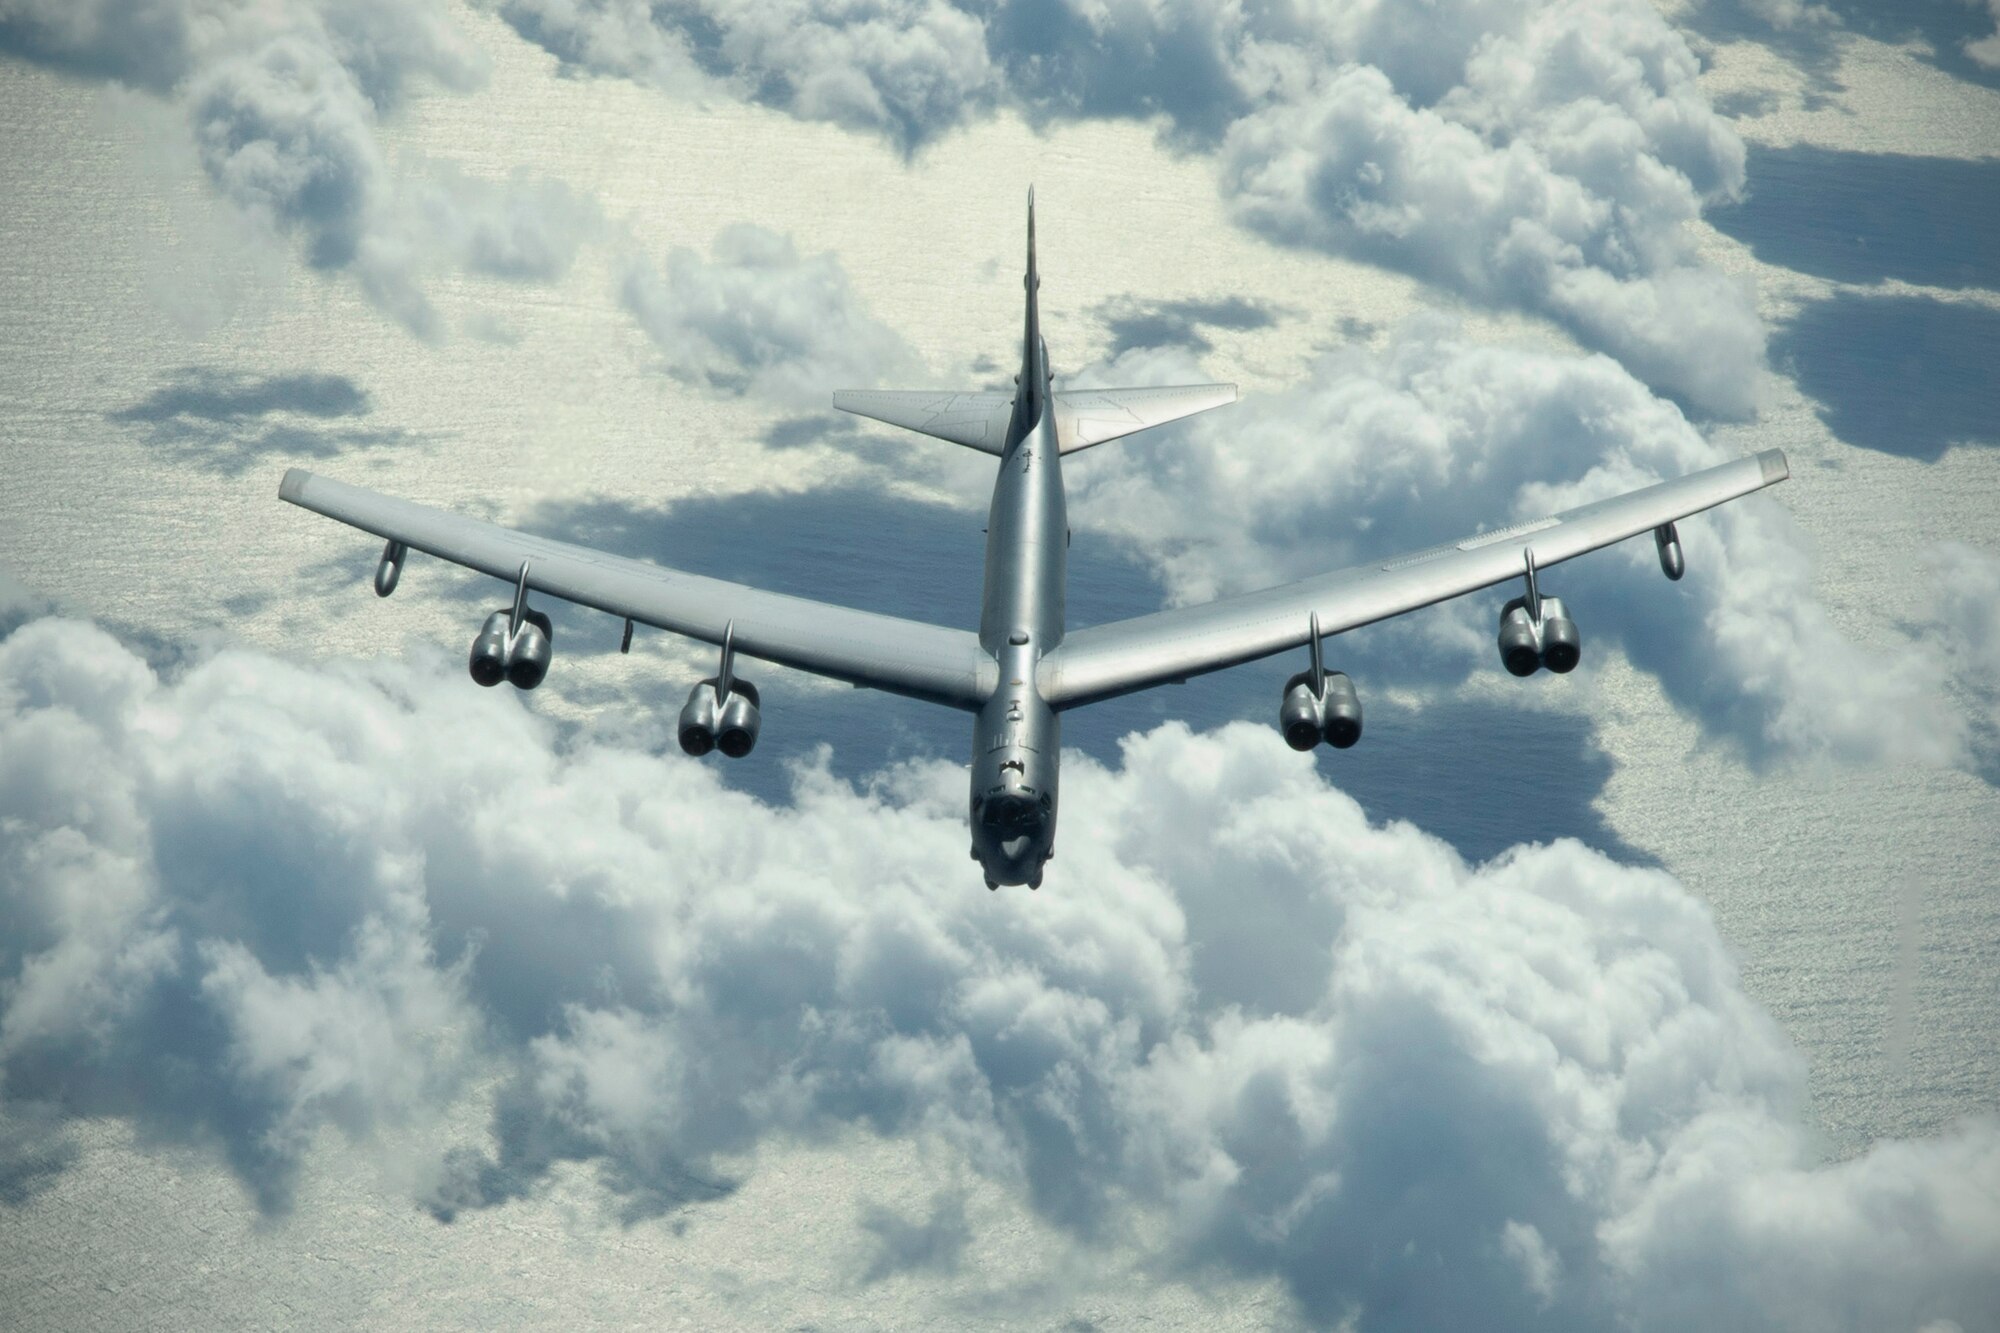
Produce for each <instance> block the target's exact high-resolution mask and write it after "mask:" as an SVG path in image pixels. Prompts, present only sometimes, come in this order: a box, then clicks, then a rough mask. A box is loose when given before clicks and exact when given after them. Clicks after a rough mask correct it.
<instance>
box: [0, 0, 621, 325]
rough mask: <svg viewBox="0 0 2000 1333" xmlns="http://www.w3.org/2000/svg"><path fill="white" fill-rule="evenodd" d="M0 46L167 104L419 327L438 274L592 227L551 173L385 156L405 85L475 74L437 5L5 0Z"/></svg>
mask: <svg viewBox="0 0 2000 1333" xmlns="http://www.w3.org/2000/svg"><path fill="white" fill-rule="evenodd" d="M0 48H4V49H11V50H13V51H16V52H17V53H19V54H22V55H26V56H28V57H30V58H33V59H39V60H43V61H46V62H49V63H53V64H56V65H59V66H64V67H68V68H79V69H82V70H85V71H87V72H90V73H95V74H100V75H104V76H108V77H112V78H116V79H119V80H121V81H123V82H127V83H131V84H134V85H136V86H139V87H142V88H145V89H148V90H149V91H152V92H155V93H158V94H160V95H161V96H163V97H166V98H169V99H172V101H173V102H175V103H176V104H177V105H178V106H179V107H180V109H181V110H183V111H184V112H185V114H186V116H187V121H188V127H189V131H190V134H191V138H192V141H193V144H194V148H195V153H196V156H197V158H198V160H199V161H200V163H201V167H202V170H203V171H204V172H205V174H206V175H207V177H208V179H209V181H210V183H211V184H212V185H213V186H214V187H215V189H216V190H217V192H218V193H220V194H221V196H222V197H223V198H225V199H227V200H229V201H230V202H231V203H232V204H234V205H235V206H236V207H238V208H240V209H242V210H243V211H244V212H245V213H247V214H249V215H250V216H252V217H254V218H256V219H258V220H259V221H261V222H262V223H263V224H264V225H265V226H267V227H268V228H269V229H270V230H271V231H272V232H273V233H274V234H277V235H280V236H284V237H288V238H292V239H295V240H296V241H297V242H298V243H299V244H300V245H301V246H302V247H303V250H304V254H305V258H306V261H307V262H308V263H309V264H311V265H312V266H313V267H315V268H319V269H323V270H329V271H340V272H352V273H353V274H354V275H355V276H356V277H357V279H358V280H359V281H360V283H361V286H362V289H363V290H364V291H365V292H366V293H367V294H368V295H369V297H370V298H371V299H372V300H373V301H374V302H375V303H376V304H377V305H378V306H380V307H381V308H382V309H383V310H384V311H386V312H387V313H389V314H390V315H391V316H392V317H393V318H395V319H396V320H397V321H399V322H400V323H402V324H403V325H404V326H405V327H407V328H409V329H410V330H411V331H412V332H415V333H418V334H420V335H423V336H435V335H437V334H438V333H440V332H441V331H442V328H443V324H442V320H441V317H440V316H439V315H438V313H437V311H436V310H435V309H434V307H433V306H432V304H431V302H430V300H429V298H428V297H427V296H426V294H425V291H424V288H425V284H426V282H427V280H428V279H430V278H431V277H433V276H435V275H436V274H437V273H438V272H440V271H449V270H464V271H470V272H477V273H486V274H492V275H496V276H500V277H507V278H514V279H522V280H537V281H545V280H548V279H550V278H553V277H558V276H560V275H561V273H562V272H563V271H565V270H566V269H567V268H568V266H569V263H570V261H571V259H572V258H573V257H574V255H575V253H576V250H577V248H578V246H579V245H580V244H581V243H582V241H583V240H584V239H586V238H587V237H588V236H589V235H590V233H591V231H592V229H593V227H594V225H595V221H596V214H595V210H594V209H593V208H592V207H591V206H590V205H589V204H588V203H587V202H585V201H581V200H579V199H577V198H576V197H574V196H573V195H572V194H571V193H570V192H569V191H568V190H567V189H566V188H564V187H563V186H561V185H560V184H559V183H557V182H552V181H547V180H542V179H538V178H533V177H529V176H525V175H520V174H517V175H514V176H511V177H508V178H506V179H504V180H502V181H478V180H472V179H468V178H466V177H465V176H463V174H462V173H459V172H456V171H454V170H451V169H450V168H448V167H442V166H441V167H438V168H436V169H434V170H431V171H429V172H426V173H417V174H415V175H410V174H406V173H399V172H397V171H396V170H393V169H392V165H391V163H390V161H389V157H388V154H387V153H386V151H385V149H384V148H383V145H382V142H381V128H382V122H383V120H384V118H385V117H387V116H390V115H392V114H394V113H395V112H396V111H397V110H398V109H399V108H400V107H401V106H402V105H404V104H405V103H406V102H407V101H408V100H409V98H410V96H411V92H412V89H413V88H416V87H419V86H428V87H434V88H442V89H447V90H451V91H454V92H460V93H464V92H470V91H472V90H474V89H475V88H477V87H478V86H479V85H480V84H481V83H482V82H483V80H484V78H485V71H486V61H485V56H484V54H483V53H482V52H480V51H479V50H478V49H477V48H476V47H475V46H473V45H472V43H471V42H470V41H469V40H468V39H467V38H466V36H465V35H464V33H462V32H461V31H460V30H459V29H458V27H457V26H456V25H455V24H454V23H453V22H452V21H451V19H450V17H449V16H448V14H447V13H446V9H445V7H444V6H443V5H442V4H440V3H438V2H437V0H419V2H417V3H409V2H406V0H273V2H272V3H263V4H254V5H250V4H233V5H212V4H207V3H202V0H150V3H142V4H134V3H131V2H130V0H84V3H81V4H76V5H71V4H68V3H47V0H11V3H10V4H8V5H6V6H0Z"/></svg>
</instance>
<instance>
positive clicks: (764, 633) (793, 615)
mask: <svg viewBox="0 0 2000 1333" xmlns="http://www.w3.org/2000/svg"><path fill="white" fill-rule="evenodd" d="M278 496H279V498H280V499H283V500H289V501H291V502H292V503H293V504H295V505H298V506H300V507H301V508H304V509H310V510H312V511H313V512H315V513H319V514H325V515H326V516H327V517H328V518H333V519H338V520H339V521H340V522H342V523H346V524H348V525H350V526H352V527H356V528H360V529H361V530H362V531H364V532H372V533H374V534H375V535H376V536H378V537H384V538H387V539H388V540H389V541H392V542H401V543H402V544H403V545H405V546H407V547H409V548H410V549H411V550H413V551H425V552H428V553H429V554H431V555H434V556H437V557H438V558H439V559H441V560H449V561H451V562H452V563H453V564H458V565H464V566H465V567H466V568H468V569H476V570H478V571H479V572H481V573H482V574H491V575H493V577H495V578H498V579H504V580H506V581H507V582H508V583H510V584H511V583H516V582H517V580H519V579H520V578H521V573H522V566H523V565H524V564H525V565H526V566H527V583H528V587H529V588H530V589H531V590H533V591H536V592H544V593H547V594H549V595H550V596H552V597H560V598H562V599H564V600H565V601H571V602H577V603H579V604H581V605H583V606H590V607H595V608H597V609H598V610H600V611H609V612H610V613H611V614H612V615H614V616H625V617H629V618H630V619H632V620H634V621H637V622H638V623H640V624H642V625H652V626H655V627H657V628H659V629H664V630H670V631H672V632H673V633H675V634H685V635H687V636H688V637H689V638H694V639H702V640H705V641H706V642H709V643H715V644H719V643H721V642H722V640H723V636H724V635H725V634H726V633H729V632H730V631H731V627H732V626H733V627H734V641H735V648H736V651H737V652H739V653H742V654H744V655H747V656H750V657H757V658H762V659H763V660H765V661H767V662H776V663H778V664H779V665H781V666H788V667H796V668H798V669H799V670H801V671H810V672H812V673H814V674H815V675H820V676H831V677H832V678H833V679H835V680H844V681H849V682H851V683H853V684H855V685H866V686H870V687H872V688H874V689H878V690H888V691H890V692H891V693H895V694H906V695H909V696H911V697H912V698H917V699H927V700H929V701H931V702H932V703H941V704H949V705H951V706H952V707H954V708H964V709H977V708H978V707H979V706H980V705H981V704H982V703H984V702H985V700H986V697H987V696H988V695H989V694H991V693H992V691H993V686H994V683H995V673H996V672H997V671H998V670H999V668H998V667H997V666H995V664H994V662H993V659H992V658H991V657H989V656H987V655H986V654H985V653H984V652H983V651H981V649H980V647H979V637H978V636H977V635H976V634H973V633H971V632H970V631H968V630H954V629H946V628H944V627H943V626H941V625H927V624H923V623H922V622H920V621H915V620H902V619H899V618H897V617H895V616H885V615H877V614H875V613H874V612H870V611H856V610H853V609H851V608H849V607H844V606H833V605H830V604H828V603H826V602H815V601H811V600H808V599H806V598H803V597H788V596H786V595H785V594H783V593H775V592H765V591H764V590H763V589H761V588H751V587H746V586H744V585H743V584H740V583H726V582H724V581H723V580H721V579H711V578H705V577H703V576H702V575H699V574H686V573H682V572H681V571H680V570H677V569H667V568H664V567H662V566H660V565H654V564H648V563H647V562H645V561H643V560H631V559H627V558H626V557H624V556H617V555H610V554H607V553H606V552H603V551H593V550H591V549H590V548H589V547H585V546H572V545H570V544H569V543H567V542H558V541H551V540H549V539H548V538H546V537H534V536H530V535H529V534H527V533H525V532H516V531H514V530H513V529H511V528H503V527H500V526H499V525H498V524H494V523H484V522H481V521H480V520H478V519H475V518H466V517H464V516H463V515H461V514H452V513H447V512H445V511H444V510H442V509H432V508H430V507H429V506H427V505H420V504H415V503H412V502H411V501H409V500H399V499H396V498H395V497H394V496H388V495H381V494H378V493H377V492H375V491H370V490H365V489H363V488H362V487H360V486H349V485H347V484H345V483H344V482H338V481H333V480H331V479H330V478H327V477H316V476H314V475H313V474H312V473H310V472H307V471H305V470H304V469H302V468H293V469H291V470H290V471H289V472H287V473H285V480H284V483H283V484H282V485H280V486H279V487H278Z"/></svg>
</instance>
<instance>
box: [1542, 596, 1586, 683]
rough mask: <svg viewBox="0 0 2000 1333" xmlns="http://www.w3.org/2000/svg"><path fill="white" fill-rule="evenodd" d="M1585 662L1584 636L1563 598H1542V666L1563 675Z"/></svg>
mask: <svg viewBox="0 0 2000 1333" xmlns="http://www.w3.org/2000/svg"><path fill="white" fill-rule="evenodd" d="M1582 660H1583V635H1582V634H1580V633H1578V632H1577V628H1576V622H1575V621H1574V620H1571V619H1570V618H1569V612H1568V610H1567V609H1565V608H1564V606H1563V603H1562V598H1560V597H1544V598H1542V665H1543V666H1545V667H1547V668H1548V669H1549V670H1551V671H1553V672H1555V673H1557V674H1558V675H1561V674H1563V673H1565V672H1570V671H1574V670H1576V664H1577V663H1578V662H1581V661H1582Z"/></svg>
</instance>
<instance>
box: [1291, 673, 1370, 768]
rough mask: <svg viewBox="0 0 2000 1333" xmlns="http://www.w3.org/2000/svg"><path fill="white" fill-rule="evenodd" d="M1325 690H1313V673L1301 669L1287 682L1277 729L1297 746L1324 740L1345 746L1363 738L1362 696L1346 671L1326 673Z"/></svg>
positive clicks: (1339, 747) (1307, 747) (1340, 747)
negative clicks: (1321, 692)
mask: <svg viewBox="0 0 2000 1333" xmlns="http://www.w3.org/2000/svg"><path fill="white" fill-rule="evenodd" d="M1325 690H1326V693H1325V694H1324V696H1322V695H1317V694H1314V693H1313V673H1312V672H1310V671H1301V672H1299V673H1298V674H1297V675H1296V676H1293V677H1292V678H1291V679H1290V680H1288V681H1286V682H1285V693H1284V696H1283V697H1282V699H1281V700H1280V701H1279V704H1278V730H1279V731H1281V732H1283V733H1284V736H1285V744H1287V745H1289V746H1291V747H1292V748H1293V749H1294V750H1310V749H1312V748H1313V746H1315V745H1318V744H1319V743H1320V742H1321V741H1325V742H1326V743H1327V744H1328V745H1331V746H1332V747H1333V748H1334V749H1336V750H1345V749H1346V748H1347V747H1348V746H1350V745H1352V744H1354V743H1355V742H1356V741H1358V740H1360V739H1361V696H1360V695H1359V694H1357V693H1355V690H1354V682H1353V681H1352V680H1350V679H1348V676H1347V673H1346V672H1345V671H1329V672H1327V673H1326V683H1325Z"/></svg>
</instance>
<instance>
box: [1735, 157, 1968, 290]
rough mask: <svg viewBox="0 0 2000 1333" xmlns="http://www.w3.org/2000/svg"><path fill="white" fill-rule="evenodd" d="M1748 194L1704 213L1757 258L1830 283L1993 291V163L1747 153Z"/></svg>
mask: <svg viewBox="0 0 2000 1333" xmlns="http://www.w3.org/2000/svg"><path fill="white" fill-rule="evenodd" d="M1749 172H1750V192H1749V196H1748V197H1747V198H1746V199H1745V200H1744V201H1743V202H1742V203H1740V204H1736V205H1732V206H1729V207H1724V208H1714V209H1710V210H1709V212H1708V214H1707V216H1708V220H1709V221H1711V222H1713V223H1714V224H1715V226H1716V228H1717V229H1718V230H1720V231H1722V232H1724V233H1725V234H1727V235H1729V236H1733V237H1735V238H1736V239H1737V240H1739V241H1742V242H1743V243H1744V244H1746V245H1748V246H1749V247H1750V248H1751V250H1752V251H1753V252H1755V254H1756V256H1757V258H1759V259H1761V260H1763V261H1764V262H1765V263H1767V264H1777V265H1780V266H1782V267H1784V268H1789V269H1794V270H1797V271H1798V272H1800V273H1810V274H1812V275H1814V276H1815V277H1821V278H1830V279H1832V280H1833V281H1835V282H1854V283H1876V282H1881V281H1883V280H1885V279H1900V280H1902V281H1905V282H1911V283H1917V284H1920V285H1922V286H1926V287H1984V288H2000V227H1996V226H1995V225H1994V219H1995V218H1996V217H2000V160H1992V159H1988V160H1983V161H1964V160H1961V159H1957V158H1941V157H1908V156H1903V155H1900V154H1893V153H1848V152H1840V151H1837V150H1834V149H1829V148H1817V147H1813V146H1811V145H1805V144H1801V145H1797V146H1795V147H1791V148H1766V147H1763V146H1761V145H1755V144H1753V145H1751V147H1750V162H1749Z"/></svg>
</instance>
